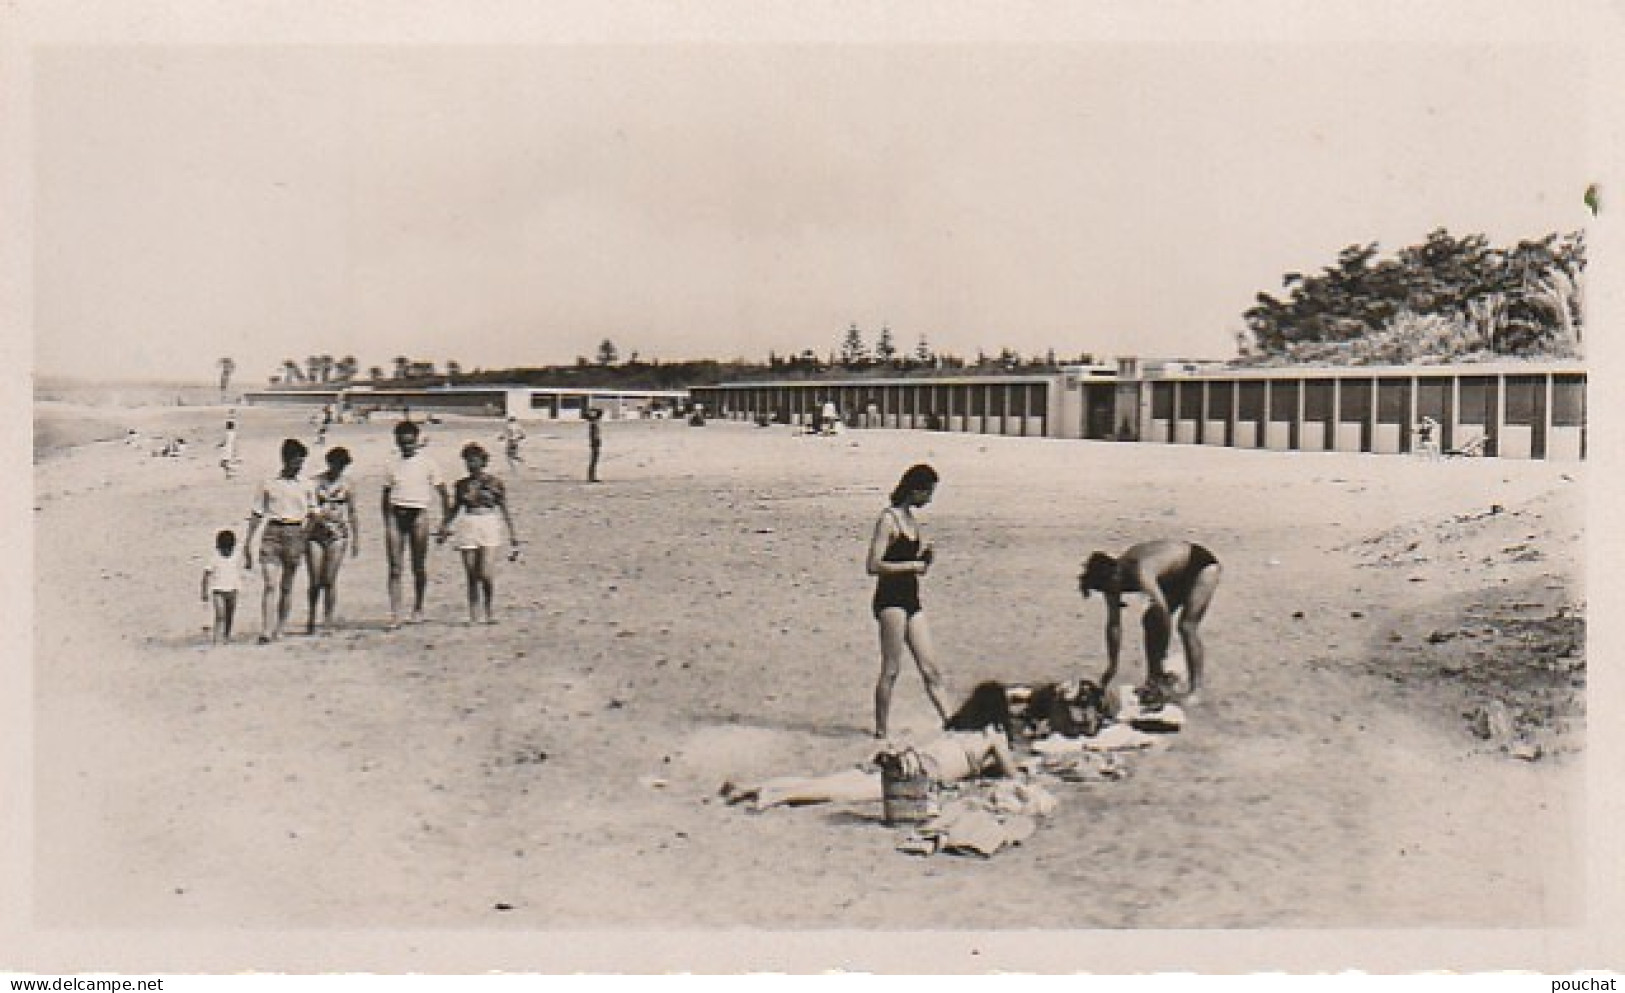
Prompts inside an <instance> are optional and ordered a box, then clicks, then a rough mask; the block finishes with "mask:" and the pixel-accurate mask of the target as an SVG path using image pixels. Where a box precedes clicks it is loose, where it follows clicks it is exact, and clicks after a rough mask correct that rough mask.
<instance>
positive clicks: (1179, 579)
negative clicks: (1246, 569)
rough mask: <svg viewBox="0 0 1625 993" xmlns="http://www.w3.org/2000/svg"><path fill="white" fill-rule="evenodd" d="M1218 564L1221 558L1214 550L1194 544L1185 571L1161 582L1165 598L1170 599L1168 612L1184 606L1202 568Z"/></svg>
mask: <svg viewBox="0 0 1625 993" xmlns="http://www.w3.org/2000/svg"><path fill="white" fill-rule="evenodd" d="M1218 564H1219V560H1218V559H1216V558H1214V557H1213V553H1212V552H1210V551H1208V550H1207V549H1205V548H1203V547H1202V546H1201V545H1192V546H1191V556H1190V561H1189V562H1187V563H1186V564H1185V569H1184V571H1182V572H1181V573H1179V575H1177V576H1171V577H1169V578H1167V579H1164V580H1163V581H1162V583H1161V586H1162V595H1163V598H1164V599H1166V600H1167V601H1168V612H1169V613H1170V614H1171V613H1173V612H1174V611H1176V610H1178V609H1179V608H1180V607H1183V606H1184V605H1185V600H1186V598H1188V597H1189V596H1190V595H1191V588H1192V587H1194V586H1195V585H1196V578H1197V577H1198V576H1200V575H1201V574H1202V570H1203V569H1206V568H1207V567H1208V566H1210V565H1218Z"/></svg>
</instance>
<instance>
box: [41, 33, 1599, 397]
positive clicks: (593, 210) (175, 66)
mask: <svg viewBox="0 0 1625 993" xmlns="http://www.w3.org/2000/svg"><path fill="white" fill-rule="evenodd" d="M33 69H34V71H33V74H32V85H33V94H32V104H31V107H32V113H33V125H34V127H33V160H32V163H33V169H34V179H33V190H32V192H33V198H32V202H33V243H32V244H33V264H34V282H33V308H34V309H33V326H34V329H35V339H34V340H35V356H34V358H35V369H36V371H37V372H39V373H42V374H56V373H83V374H89V375H105V376H112V375H118V376H144V375H179V376H184V377H186V378H199V379H204V378H207V377H208V376H210V375H211V370H212V367H213V364H214V362H215V360H216V359H217V358H219V357H221V356H231V357H233V358H234V359H235V360H236V362H237V364H238V367H239V370H240V372H239V380H240V381H241V382H244V383H248V384H252V383H261V382H264V378H265V376H266V375H268V374H269V373H271V372H272V371H274V369H275V367H276V366H277V364H278V362H279V360H280V359H282V358H284V357H287V358H294V359H303V357H305V356H306V355H310V354H315V353H328V354H332V355H334V356H343V355H345V354H352V355H354V356H355V357H356V358H357V359H358V360H359V362H360V364H361V367H362V368H363V370H365V369H366V368H367V367H368V366H372V365H379V366H384V367H386V368H388V367H389V366H390V364H391V360H392V358H393V357H394V356H396V355H407V356H410V357H413V358H417V359H424V360H432V361H434V362H436V363H442V364H443V363H444V362H445V361H446V360H448V359H454V360H456V361H458V362H460V363H461V364H462V365H463V366H464V367H465V368H470V369H471V368H475V367H487V368H490V367H499V366H509V365H536V364H546V363H554V362H569V361H572V360H573V359H574V357H575V356H577V355H589V356H590V355H593V354H594V353H595V352H596V349H597V345H598V343H599V341H600V340H602V339H604V338H609V339H611V340H613V341H614V342H615V343H616V345H617V346H619V348H620V350H621V353H622V356H623V357H625V356H627V355H629V354H630V353H631V352H634V351H636V352H638V353H639V354H640V355H642V356H643V357H645V358H661V359H681V358H697V357H721V358H725V357H731V356H736V355H738V356H743V357H746V358H751V359H762V358H764V357H765V356H766V355H767V353H768V351H769V350H775V351H778V352H779V353H781V354H783V353H787V352H793V351H799V350H801V349H802V348H808V347H810V348H813V349H816V350H817V351H818V352H819V353H820V354H823V353H826V352H828V351H830V350H832V349H834V348H836V347H837V345H838V343H839V341H840V338H841V336H842V332H843V331H844V329H845V328H846V327H847V325H848V324H849V323H852V322H856V323H857V324H858V325H859V327H860V328H862V329H864V331H865V332H866V335H867V336H868V337H869V338H870V339H871V340H872V339H873V335H874V332H875V331H876V330H877V329H878V328H879V327H880V326H881V325H882V324H889V325H890V327H891V328H892V330H893V333H894V335H895V338H896V340H897V342H898V344H899V346H900V347H902V348H904V349H911V348H912V347H913V346H914V344H915V342H916V341H917V340H918V339H919V337H920V336H921V335H922V334H923V335H924V336H925V337H926V338H927V339H928V340H929V342H930V343H931V344H932V345H933V346H934V347H936V348H938V349H939V350H946V351H952V352H957V353H960V354H964V355H974V353H975V352H976V351H977V349H979V348H981V349H986V350H988V351H990V352H994V351H997V350H998V349H1000V348H1002V347H1011V348H1014V349H1017V350H1018V351H1021V352H1023V353H1027V354H1034V353H1042V352H1043V351H1044V350H1045V349H1048V348H1054V349H1056V350H1057V351H1058V352H1060V353H1062V354H1065V355H1071V354H1075V353H1078V352H1082V351H1090V352H1094V353H1096V354H1100V355H1115V354H1139V355H1149V356H1172V355H1186V356H1212V357H1228V356H1230V355H1231V354H1233V351H1234V346H1233V336H1234V334H1235V332H1236V331H1238V330H1240V329H1241V328H1242V327H1243V322H1242V319H1241V314H1242V312H1243V311H1244V310H1245V309H1246V308H1247V307H1248V306H1250V305H1251V303H1252V301H1253V297H1254V294H1255V293H1257V292H1258V291H1260V290H1265V291H1274V290H1276V289H1278V287H1279V281H1280V276H1281V274H1282V273H1284V272H1286V271H1289V270H1302V269H1315V268H1318V267H1320V266H1322V265H1325V264H1328V263H1330V262H1331V261H1332V260H1333V258H1334V257H1335V254H1336V252H1337V250H1338V249H1339V248H1341V247H1343V246H1344V245H1347V244H1350V243H1355V242H1370V241H1376V242H1379V243H1380V245H1381V247H1382V248H1383V249H1384V250H1385V251H1392V250H1394V249H1397V248H1399V247H1402V246H1404V245H1407V244H1411V243H1414V242H1416V241H1418V240H1420V239H1421V238H1422V237H1424V236H1425V235H1426V233H1427V232H1428V231H1429V230H1431V229H1433V228H1436V227H1440V226H1444V227H1448V228H1450V229H1451V230H1452V231H1454V232H1456V233H1461V234H1465V233H1469V232H1481V233H1484V234H1486V235H1488V236H1489V237H1490V238H1491V239H1492V240H1493V241H1497V242H1510V241H1513V240H1516V239H1518V238H1521V237H1531V236H1539V235H1542V234H1545V233H1547V232H1551V231H1571V230H1576V229H1579V228H1581V227H1583V226H1584V225H1585V222H1586V220H1587V218H1588V214H1587V213H1586V211H1585V208H1584V206H1583V204H1582V201H1581V197H1582V193H1583V191H1584V189H1585V186H1586V183H1587V182H1588V175H1587V170H1588V168H1589V166H1588V161H1587V155H1586V152H1587V149H1586V130H1587V122H1588V107H1587V100H1586V92H1587V90H1586V87H1587V80H1586V76H1585V69H1586V66H1585V62H1584V58H1583V57H1582V53H1581V52H1579V51H1577V50H1576V49H1575V48H1574V47H1571V46H1566V45H1564V44H1561V43H1553V42H1552V41H1551V40H1550V39H1547V41H1546V42H1545V43H1530V44H1523V43H1512V42H1511V41H1506V42H1501V43H1496V44H1485V43H1484V42H1483V41H1482V40H1478V41H1472V40H1469V41H1466V42H1461V43H1447V42H1439V41H1428V42H1414V43H1412V42H1407V41H1404V40H1399V41H1393V40H1388V41H1370V40H1366V41H1345V40H1340V39H1337V38H1335V37H1328V38H1324V39H1321V40H1317V41H1309V42H1300V41H1294V42H1242V41H1228V42H1224V41H1213V42H1207V43H1196V42H1190V41H1180V42H1169V43H1154V42H1147V41H1144V40H1139V41H1133V42H1124V41H1110V42H1098V41H1087V40H1083V41H1074V40H1062V41H1056V42H1052V43H1045V42H1042V41H1037V40H1028V41H1024V42H1022V43H1019V44H1015V43H1003V42H993V41H989V42H984V43H978V42H976V41H960V42H956V43H943V44H900V43H895V42H885V43H872V44H859V43H820V44H790V43H786V44H780V43H766V42H764V43H749V44H707V43H678V42H670V43H658V44H622V43H615V44H588V43H572V44H554V45H542V44H531V43H525V44H516V45H508V46H492V45H479V46H450V45H430V46H410V47H409V46H404V45H393V44H383V45H371V46H361V45H354V44H346V45H325V46H313V45H291V46H267V45H252V46H251V45H242V44H230V45H212V46H195V45H184V46H183V45H153V44H145V45H140V46H129V47H111V46H103V45H96V46H84V45H68V46H57V47H46V48H40V49H36V50H35V51H34V61H33Z"/></svg>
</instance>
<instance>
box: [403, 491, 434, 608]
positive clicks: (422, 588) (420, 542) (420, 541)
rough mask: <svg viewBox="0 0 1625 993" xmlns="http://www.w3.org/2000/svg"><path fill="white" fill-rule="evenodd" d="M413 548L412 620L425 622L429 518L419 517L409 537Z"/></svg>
mask: <svg viewBox="0 0 1625 993" xmlns="http://www.w3.org/2000/svg"><path fill="white" fill-rule="evenodd" d="M408 538H409V540H410V544H411V546H412V620H413V621H414V622H416V621H421V620H423V594H424V593H425V592H426V591H427V590H428V588H429V517H428V514H427V512H425V513H423V514H419V515H418V519H417V523H415V524H413V525H412V532H411V534H410V535H409V536H408Z"/></svg>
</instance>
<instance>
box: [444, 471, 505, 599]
mask: <svg viewBox="0 0 1625 993" xmlns="http://www.w3.org/2000/svg"><path fill="white" fill-rule="evenodd" d="M462 455H463V464H464V465H465V466H467V467H468V475H467V476H464V477H463V478H462V479H459V480H458V481H457V485H456V486H455V487H454V489H453V493H452V501H451V513H450V514H449V515H448V516H447V517H446V526H445V528H443V529H442V530H441V532H440V540H441V541H445V540H446V539H447V538H448V537H451V536H452V535H453V533H455V535H456V546H457V549H458V551H460V552H462V554H463V571H464V572H465V573H466V575H467V577H468V622H469V623H470V624H473V623H476V622H477V621H480V620H482V619H483V620H484V621H485V623H487V624H495V623H496V618H495V617H494V616H493V615H492V612H491V597H492V594H493V592H494V591H495V585H496V584H495V580H494V578H493V572H494V569H495V565H494V562H493V559H495V558H496V550H497V549H498V548H500V547H502V532H501V530H500V529H499V526H498V523H497V522H498V520H500V521H501V522H502V524H503V525H506V527H507V530H508V543H509V545H510V546H511V547H512V548H513V549H514V551H515V552H516V553H517V551H518V549H519V536H518V535H517V534H515V533H514V529H513V518H512V517H511V516H510V515H509V513H508V493H507V489H506V487H504V486H503V485H502V480H500V479H498V478H496V477H495V476H493V475H491V474H490V473H489V472H487V471H486V466H488V465H489V464H490V462H491V457H490V455H488V454H487V453H486V451H485V449H484V448H483V447H481V446H480V445H477V444H474V443H473V442H470V443H469V444H467V445H464V446H463V452H462ZM459 516H461V517H462V520H461V522H459V523H458V525H457V527H456V529H455V532H454V531H453V529H452V522H453V521H455V520H457V518H458V517H459ZM482 611H483V615H484V616H483V618H482V617H481V613H482Z"/></svg>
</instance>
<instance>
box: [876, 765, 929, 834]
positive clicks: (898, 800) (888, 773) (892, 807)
mask: <svg viewBox="0 0 1625 993" xmlns="http://www.w3.org/2000/svg"><path fill="white" fill-rule="evenodd" d="M880 798H881V802H882V805H883V807H884V816H885V818H886V823H887V824H917V823H919V822H920V821H923V820H927V819H929V818H930V816H931V810H930V807H931V779H930V777H928V776H927V775H925V773H924V772H917V773H915V774H914V775H904V774H903V773H902V771H900V770H896V769H893V768H892V767H891V766H889V765H885V766H882V767H881V769H880Z"/></svg>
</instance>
